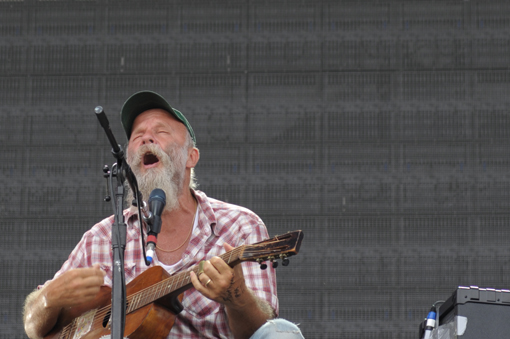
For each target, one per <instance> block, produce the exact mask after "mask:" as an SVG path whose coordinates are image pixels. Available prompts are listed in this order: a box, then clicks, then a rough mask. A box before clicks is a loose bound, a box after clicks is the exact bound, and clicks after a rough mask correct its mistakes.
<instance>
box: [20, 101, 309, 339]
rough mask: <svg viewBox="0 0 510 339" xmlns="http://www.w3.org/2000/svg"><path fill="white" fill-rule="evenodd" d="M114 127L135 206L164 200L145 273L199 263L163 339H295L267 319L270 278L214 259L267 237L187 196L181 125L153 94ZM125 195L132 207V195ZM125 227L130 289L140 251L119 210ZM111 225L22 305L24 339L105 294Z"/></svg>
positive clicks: (295, 332)
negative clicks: (122, 139)
mask: <svg viewBox="0 0 510 339" xmlns="http://www.w3.org/2000/svg"><path fill="white" fill-rule="evenodd" d="M121 121H122V125H123V127H124V130H125V132H126V136H127V139H128V141H129V143H128V146H127V156H126V161H127V163H128V164H129V166H130V167H131V169H132V171H133V173H134V174H135V176H136V179H137V182H138V186H139V189H140V192H141V193H142V195H143V197H149V195H150V193H151V191H152V190H153V189H155V188H160V189H162V190H163V191H164V192H165V194H166V201H167V202H166V205H165V210H164V211H163V213H162V216H161V219H162V226H161V231H160V233H159V235H158V243H157V247H156V252H155V255H154V259H153V262H152V264H151V266H154V265H158V266H161V267H163V268H164V269H165V270H166V271H167V272H168V273H169V274H170V275H173V274H175V273H177V272H180V271H186V270H187V269H189V268H190V267H192V266H195V265H197V264H199V263H200V262H202V261H203V264H202V269H201V270H200V273H199V275H198V276H197V274H195V273H194V272H190V273H189V274H190V279H191V282H192V284H193V287H194V288H191V289H188V290H187V291H185V292H184V296H183V300H182V305H183V307H184V309H183V311H182V312H180V313H179V314H178V315H177V316H176V318H175V323H174V324H173V326H172V327H171V329H170V332H169V334H168V336H167V338H252V339H257V338H303V337H302V335H301V332H300V331H299V329H298V328H297V326H295V325H294V324H292V323H290V322H288V321H285V320H283V319H273V318H274V317H275V316H276V315H277V314H278V298H277V293H276V277H275V272H274V269H273V268H271V267H270V268H268V269H267V270H261V269H260V268H259V265H258V264H257V263H251V262H245V263H243V264H242V265H237V266H235V267H234V268H231V267H230V266H229V265H227V264H226V263H225V262H224V261H223V260H222V259H220V258H219V257H218V256H219V255H221V254H223V253H225V252H226V251H229V250H231V249H232V248H234V247H238V246H241V245H244V244H253V243H256V242H259V241H262V240H264V239H266V238H268V233H267V229H266V227H265V225H264V223H263V222H262V220H261V219H260V218H259V217H258V216H257V215H256V214H255V213H253V212H252V211H250V210H248V209H246V208H243V207H239V206H235V205H232V204H228V203H225V202H222V201H218V200H216V199H212V198H209V197H208V196H206V195H205V194H204V193H203V192H201V191H199V190H196V181H195V177H194V172H193V168H194V167H195V166H196V164H197V162H198V160H199V158H200V153H199V151H198V149H197V148H196V139H195V134H194V132H193V129H192V128H191V125H190V124H189V122H188V121H187V119H186V118H185V117H184V115H183V114H182V113H181V112H179V111H178V110H176V109H174V108H172V107H171V106H170V104H169V103H168V102H167V101H166V100H165V99H164V98H163V97H161V96H160V95H159V94H157V93H154V92H150V91H142V92H138V93H135V94H134V95H132V96H131V97H130V98H129V99H128V100H127V101H126V102H125V103H124V106H123V107H122V110H121ZM126 187H127V189H128V194H127V201H128V202H131V201H132V199H133V192H131V191H130V190H129V187H128V186H127V185H126ZM124 218H125V220H126V224H127V234H126V249H125V253H124V266H125V277H126V283H129V282H130V281H131V280H133V279H134V278H135V277H137V276H138V275H140V274H141V273H142V272H144V271H145V270H147V269H148V268H149V267H148V266H147V265H146V264H145V260H144V258H143V254H142V250H141V234H140V227H139V224H138V223H139V218H138V214H137V209H136V208H134V207H130V208H129V209H126V210H125V211H124ZM113 222H114V217H113V216H111V217H109V218H107V219H104V220H102V221H101V222H99V223H98V224H96V225H95V226H93V227H92V228H91V229H90V230H89V231H87V232H86V233H85V234H84V235H83V237H82V239H81V241H80V242H79V243H78V244H77V246H76V247H75V249H74V250H73V251H72V253H71V254H70V256H69V258H68V259H67V261H66V262H65V263H64V264H63V266H62V268H61V269H60V270H59V271H58V272H57V273H56V274H55V277H54V278H53V279H52V280H50V281H48V282H46V283H45V284H44V285H43V286H39V288H38V289H37V290H36V291H34V292H32V293H31V294H30V295H29V296H28V297H27V299H26V302H25V311H24V323H25V331H26V333H27V335H28V336H29V337H30V338H32V339H35V338H42V337H44V336H46V335H47V334H48V333H49V332H50V331H51V330H52V329H53V328H54V326H55V325H56V324H57V322H58V320H59V317H61V316H62V312H63V311H64V310H65V309H68V308H70V307H73V306H77V305H81V304H83V303H86V302H90V301H92V300H93V299H94V298H95V297H96V296H97V294H98V293H99V291H100V288H101V286H103V285H107V286H111V285H112V251H111V228H112V224H113ZM144 233H146V230H144ZM145 236H146V234H145Z"/></svg>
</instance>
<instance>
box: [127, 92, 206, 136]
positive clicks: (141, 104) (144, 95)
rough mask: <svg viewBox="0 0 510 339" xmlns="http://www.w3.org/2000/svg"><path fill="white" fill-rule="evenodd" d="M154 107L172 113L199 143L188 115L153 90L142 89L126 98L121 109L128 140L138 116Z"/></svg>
mask: <svg viewBox="0 0 510 339" xmlns="http://www.w3.org/2000/svg"><path fill="white" fill-rule="evenodd" d="M154 108H159V109H164V110H165V111H167V112H169V113H171V114H172V115H173V116H174V117H175V118H176V119H177V120H179V121H180V122H182V123H183V124H184V126H186V128H187V129H188V132H189V134H190V135H191V138H192V139H193V142H194V143H195V144H196V143H197V140H196V139H195V133H194V132H193V128H191V125H190V124H189V122H188V120H187V119H186V117H185V116H184V115H183V114H182V113H181V112H179V111H178V110H176V109H174V108H172V107H171V106H170V104H169V103H168V102H167V101H166V100H165V99H164V98H163V97H162V96H161V95H159V94H158V93H156V92H152V91H141V92H137V93H135V94H133V95H132V96H130V97H129V98H128V99H127V100H126V102H125V103H124V105H123V106H122V109H121V110H120V120H121V122H122V127H124V131H126V136H127V138H128V140H129V138H130V137H131V131H132V129H133V123H134V122H135V119H136V117H137V116H139V115H140V114H141V113H143V112H145V111H147V110H149V109H154Z"/></svg>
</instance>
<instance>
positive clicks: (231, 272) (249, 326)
mask: <svg viewBox="0 0 510 339" xmlns="http://www.w3.org/2000/svg"><path fill="white" fill-rule="evenodd" d="M223 247H224V248H225V250H226V251H231V250H232V249H233V247H232V246H230V245H229V244H223ZM190 277H191V282H192V283H193V286H194V287H195V289H196V290H197V291H199V292H200V293H202V294H203V295H204V296H205V297H207V298H209V299H212V300H214V301H217V302H219V303H221V304H223V305H225V310H226V313H227V317H228V325H229V327H230V329H231V331H232V333H233V334H234V337H235V338H236V339H237V338H239V339H245V338H246V339H247V338H250V337H251V335H252V334H253V333H254V332H255V331H256V330H257V329H258V328H259V327H260V326H262V325H263V324H264V323H265V322H266V320H267V319H270V318H272V316H273V314H274V313H273V310H272V309H271V307H270V306H269V304H267V303H266V302H265V301H262V300H260V299H259V298H257V297H256V296H255V295H254V294H253V292H252V291H251V290H250V289H248V287H247V286H246V284H245V281H244V275H243V269H242V268H241V265H236V266H235V267H234V268H231V267H230V266H228V265H227V264H226V263H225V262H224V261H223V260H222V259H221V258H219V257H213V258H211V260H207V261H205V262H204V263H203V272H202V271H201V272H199V274H198V277H197V275H196V274H195V273H194V272H190ZM268 309H269V311H268Z"/></svg>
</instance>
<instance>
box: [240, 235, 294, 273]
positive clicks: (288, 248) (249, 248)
mask: <svg viewBox="0 0 510 339" xmlns="http://www.w3.org/2000/svg"><path fill="white" fill-rule="evenodd" d="M303 236H304V235H303V232H302V231H292V232H288V233H285V234H282V235H277V236H275V237H273V238H271V239H267V240H264V241H261V242H258V243H256V244H252V245H245V248H244V251H243V253H242V255H241V256H240V258H239V259H240V260H241V261H256V262H258V263H259V264H260V268H261V269H266V268H267V265H266V264H265V263H264V261H270V262H271V263H272V264H273V267H274V268H276V267H277V266H278V261H276V260H278V259H281V260H282V265H283V266H287V265H288V264H289V259H288V257H291V256H293V255H296V254H298V252H299V248H300V247H301V241H302V240H303Z"/></svg>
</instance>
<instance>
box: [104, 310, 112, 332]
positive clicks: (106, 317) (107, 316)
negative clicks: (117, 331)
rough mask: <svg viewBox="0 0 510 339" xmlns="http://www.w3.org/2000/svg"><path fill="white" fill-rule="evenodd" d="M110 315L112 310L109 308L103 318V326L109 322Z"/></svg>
mask: <svg viewBox="0 0 510 339" xmlns="http://www.w3.org/2000/svg"><path fill="white" fill-rule="evenodd" d="M111 315H112V310H111V309H110V310H109V311H108V312H107V313H106V315H105V316H104V318H103V327H104V328H106V327H107V326H108V323H109V322H110V316H111Z"/></svg>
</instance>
